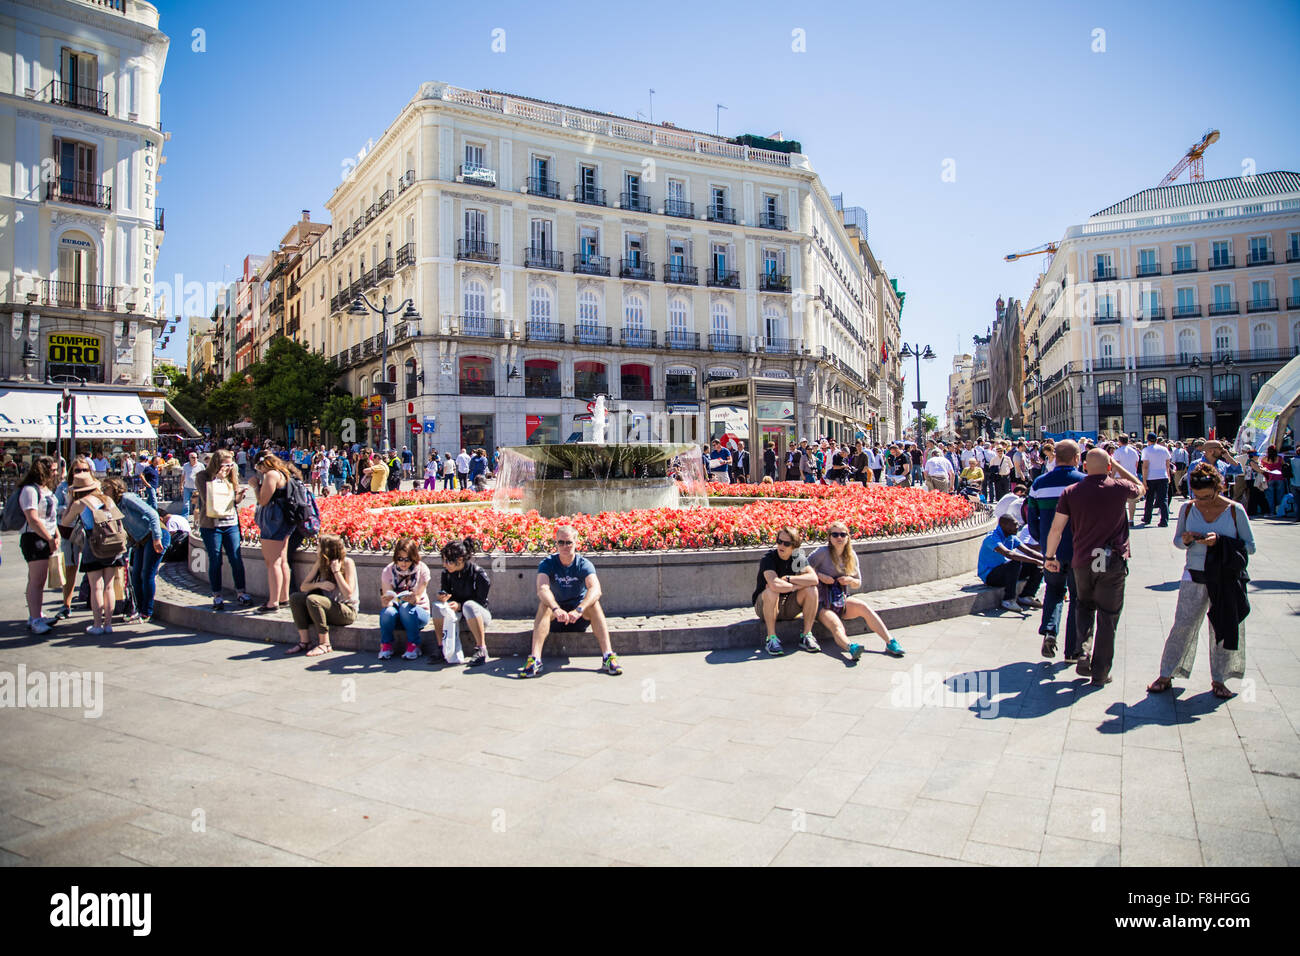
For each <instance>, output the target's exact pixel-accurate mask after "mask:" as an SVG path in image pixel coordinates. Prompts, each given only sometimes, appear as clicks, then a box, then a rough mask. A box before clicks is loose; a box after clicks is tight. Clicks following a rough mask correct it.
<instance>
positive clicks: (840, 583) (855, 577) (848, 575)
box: [808, 521, 903, 661]
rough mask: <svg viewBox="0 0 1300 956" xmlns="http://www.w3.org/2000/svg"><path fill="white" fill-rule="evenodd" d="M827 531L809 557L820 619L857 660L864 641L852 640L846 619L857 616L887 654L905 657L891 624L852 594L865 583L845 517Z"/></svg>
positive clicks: (864, 600) (836, 640) (833, 522)
mask: <svg viewBox="0 0 1300 956" xmlns="http://www.w3.org/2000/svg"><path fill="white" fill-rule="evenodd" d="M827 532H828V540H827V543H826V544H825V545H824V546H823V547H820V548H818V549H817V550H816V551H814V552H813V553H812V554H811V555H810V556H809V558H808V566H809V567H810V568H812V569H813V570H814V571H816V572H817V581H818V587H817V605H818V607H817V620H818V621H819V622H820V623H821V625H822V626H823V627H825V628H826V630H828V631H830V632H831V636H832V637H833V638H835V643H836V644H838V645H839V646H840V648H841V649H843V650H846V651H848V652H849V654H850V655H852V657H853V659H854V660H855V661H856V660H857V659H858V658H859V657H861V656H862V650H863V648H862V645H861V644H859V643H852V644H851V643H849V639H848V637H847V635H846V632H845V630H844V622H845V621H851V620H853V619H854V618H855V617H860V618H862V619H863V620H865V621H866V622H867V627H869V628H871V630H873V631H875V633H876V636H878V637H879V638H880V639H881V640H882V641H884V642H885V653H886V654H888V655H889V656H890V657H902V656H903V648H902V647H901V646H900V645H899V643H898V641H897V640H896V639H895V638H893V637H890V635H889V628H887V627H886V626H885V622H884V621H882V620H881V619H880V615H879V614H877V613H876V612H875V611H873V610H872V609H871V607H870V606H869V605H868V604H867V599H866V598H864V597H861V596H859V595H856V594H855V595H853V596H852V597H850V596H849V592H850V591H852V590H854V589H856V588H860V587H862V578H861V572H860V571H859V569H858V556H857V554H855V553H854V551H853V539H852V537H851V536H850V534H849V528H848V525H846V524H845V523H844V522H843V521H832V522H831V524H830V527H829V528H827ZM815 646H816V642H814V647H815Z"/></svg>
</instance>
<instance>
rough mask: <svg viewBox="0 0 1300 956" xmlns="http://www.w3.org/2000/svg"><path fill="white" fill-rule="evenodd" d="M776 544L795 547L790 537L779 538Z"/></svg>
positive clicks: (779, 546)
mask: <svg viewBox="0 0 1300 956" xmlns="http://www.w3.org/2000/svg"><path fill="white" fill-rule="evenodd" d="M776 546H777V547H778V548H793V547H794V542H793V541H791V540H790V539H789V538H777V539H776Z"/></svg>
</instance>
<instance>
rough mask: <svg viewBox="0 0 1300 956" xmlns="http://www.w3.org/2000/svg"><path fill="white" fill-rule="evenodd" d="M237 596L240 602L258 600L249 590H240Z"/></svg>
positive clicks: (246, 602)
mask: <svg viewBox="0 0 1300 956" xmlns="http://www.w3.org/2000/svg"><path fill="white" fill-rule="evenodd" d="M235 596H236V598H238V600H239V603H240V604H252V603H253V601H254V600H256V599H255V598H254V597H253V595H251V594H249V593H248V592H247V591H240V592H239V594H237V595H235Z"/></svg>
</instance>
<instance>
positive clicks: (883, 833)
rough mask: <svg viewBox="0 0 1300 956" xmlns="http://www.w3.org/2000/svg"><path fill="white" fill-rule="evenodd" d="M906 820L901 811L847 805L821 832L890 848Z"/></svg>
mask: <svg viewBox="0 0 1300 956" xmlns="http://www.w3.org/2000/svg"><path fill="white" fill-rule="evenodd" d="M905 818H906V814H904V813H903V812H902V811H900V810H896V809H890V808H888V807H873V806H868V805H866V804H862V803H846V804H844V806H843V807H841V808H840V812H839V813H837V814H836V815H835V817H834V819H833V820H831V821H830V823H829V824H828V825H827V826H826V828H825V829H824V830H823V831H821V832H823V833H824V834H825V835H826V836H829V837H835V838H836V839H840V840H853V841H854V842H856V843H874V844H876V845H878V846H889V843H890V841H891V840H893V839H894V834H896V833H897V832H898V828H899V827H901V826H902V825H903V820H904V819H905Z"/></svg>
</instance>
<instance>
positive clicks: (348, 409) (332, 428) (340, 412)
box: [320, 395, 363, 441]
mask: <svg viewBox="0 0 1300 956" xmlns="http://www.w3.org/2000/svg"><path fill="white" fill-rule="evenodd" d="M362 414H363V413H362V410H361V399H359V398H355V397H354V396H352V395H331V396H330V397H329V398H327V399H326V400H325V404H324V405H323V406H322V407H321V412H320V427H321V431H323V432H325V434H327V435H338V436H340V437H343V436H344V430H345V427H346V423H347V422H348V421H351V422H352V423H353V424H352V428H353V434H354V435H355V430H356V427H357V423H359V422H360V421H361V416H362ZM343 440H344V441H346V440H347V439H346V437H343Z"/></svg>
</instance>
